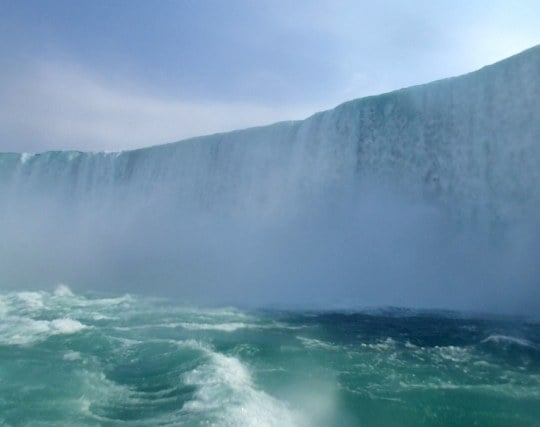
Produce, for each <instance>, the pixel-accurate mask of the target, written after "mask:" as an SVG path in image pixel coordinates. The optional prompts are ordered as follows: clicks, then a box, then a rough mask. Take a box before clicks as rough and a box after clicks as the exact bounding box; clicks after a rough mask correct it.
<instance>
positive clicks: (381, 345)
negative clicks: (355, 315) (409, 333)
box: [360, 337, 396, 351]
mask: <svg viewBox="0 0 540 427" xmlns="http://www.w3.org/2000/svg"><path fill="white" fill-rule="evenodd" d="M395 345H396V342H395V341H394V340H393V339H392V338H390V337H389V338H386V339H385V340H384V341H380V342H377V343H374V344H367V343H362V344H360V347H362V348H369V349H370V350H377V351H386V350H389V349H391V348H394V347H395Z"/></svg>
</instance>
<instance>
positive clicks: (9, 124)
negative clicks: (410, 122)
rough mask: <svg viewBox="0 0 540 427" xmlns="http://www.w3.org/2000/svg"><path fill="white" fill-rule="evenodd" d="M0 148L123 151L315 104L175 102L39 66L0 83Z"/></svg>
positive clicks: (299, 114)
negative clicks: (0, 95)
mask: <svg viewBox="0 0 540 427" xmlns="http://www.w3.org/2000/svg"><path fill="white" fill-rule="evenodd" d="M0 89H1V91H2V92H3V96H2V97H1V98H0V111H2V113H1V114H0V129H1V130H0V151H31V152H33V151H43V150H51V149H74V150H90V151H93V150H112V151H113V150H122V149H129V148H136V147H143V146H149V145H155V144H161V143H166V142H173V141H177V140H180V139H184V138H188V137H192V136H198V135H202V134H209V133H216V132H223V131H229V130H234V129H238V128H245V127H251V126H257V125H262V124H269V123H273V122H276V121H281V120H291V119H301V118H304V117H306V116H307V115H309V114H311V113H313V112H315V110H314V108H313V107H311V108H310V107H309V106H305V107H301V106H277V105H265V104H263V103H255V102H252V103H248V102H244V103H238V102H237V103H230V104H227V103H224V102H210V101H206V102H201V101H192V100H179V99H175V98H172V97H171V98H167V97H163V96H159V95H155V94H152V93H148V92H147V91H144V90H142V89H140V88H133V86H131V87H130V85H129V83H126V84H123V85H120V86H119V85H117V84H116V83H113V82H112V81H107V79H106V78H104V77H103V76H97V75H94V74H92V73H90V72H89V71H88V70H85V69H83V68H81V67H77V66H73V65H68V64H60V63H51V62H39V63H35V64H33V65H32V66H31V67H28V68H27V69H26V70H25V71H23V72H19V73H15V72H12V73H10V75H9V76H4V77H3V78H2V79H1V82H0Z"/></svg>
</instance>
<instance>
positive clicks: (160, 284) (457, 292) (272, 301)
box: [0, 180, 540, 314]
mask: <svg viewBox="0 0 540 427" xmlns="http://www.w3.org/2000/svg"><path fill="white" fill-rule="evenodd" d="M403 190H404V189H400V188H399V186H394V188H391V187H390V186H388V185H387V184H382V183H378V182H375V181H370V182H358V181H354V180H353V181H348V182H341V183H340V184H339V185H338V184H335V183H334V184H333V185H330V186H327V187H326V188H324V187H323V188H321V189H319V190H318V191H315V192H313V193H312V194H309V195H308V196H305V197H296V198H293V199H289V200H288V203H287V204H286V205H284V206H282V207H281V208H280V209H277V210H274V211H273V212H269V211H266V212H263V211H261V210H259V209H256V208H252V209H247V208H243V209H241V210H233V209H231V208H230V207H229V208H220V209H215V210H208V209H204V208H201V207H194V206H191V207H190V206H182V205H178V204H177V203H176V201H175V200H174V199H171V197H170V195H169V194H167V192H165V193H164V194H157V193H154V194H152V195H151V196H149V197H148V198H146V199H144V200H142V201H141V199H140V198H135V197H134V198H127V199H125V200H122V201H113V202H112V203H111V201H108V202H107V203H106V204H105V203H104V201H103V200H101V201H96V200H93V201H91V202H89V201H81V202H79V203H78V204H77V205H76V206H71V207H69V206H68V207H67V208H66V204H65V203H58V201H56V202H55V201H53V200H51V199H48V200H47V199H45V198H42V197H41V198H40V197H32V198H28V199H27V200H25V201H17V203H14V204H12V205H11V207H10V209H9V210H8V209H6V210H5V211H4V212H3V215H2V217H1V219H2V236H3V238H2V241H1V244H0V277H2V282H3V283H2V285H3V286H4V287H5V288H13V289H19V288H22V289H51V288H54V287H55V286H57V284H58V283H66V284H68V285H69V286H70V287H71V288H72V289H74V290H76V291H81V292H88V291H92V292H95V291H98V292H112V293H125V292H129V293H138V294H145V295H152V296H163V297H172V298H174V299H176V300H178V301H180V302H182V303H185V304H194V305H235V306H248V307H274V308H303V309H357V308H364V307H374V306H388V305H390V306H400V307H417V308H445V309H458V310H473V311H488V312H505V313H520V314H523V313H524V312H526V313H534V312H535V310H537V309H538V308H539V307H538V301H540V298H539V297H540V293H539V289H538V286H537V284H538V280H539V278H540V267H539V266H538V263H537V254H538V253H540V252H539V250H540V245H539V243H540V233H539V227H538V225H539V224H538V222H536V223H534V222H531V223H530V224H521V225H520V226H519V227H517V226H516V227H513V228H508V227H501V228H500V229H495V228H491V229H489V230H487V231H486V230H479V229H476V228H474V227H470V226H469V227H465V226H463V224H459V223H458V222H456V221H455V220H454V219H452V218H451V217H450V216H449V215H448V214H446V213H445V212H444V211H443V210H442V209H441V208H440V207H439V206H437V205H435V204H430V203H427V202H425V201H421V200H420V199H418V198H414V197H411V196H404V195H403V193H404V191H403ZM280 191H282V192H287V191H288V190H287V189H286V188H283V189H281V190H280ZM105 206H106V207H107V208H106V209H104V207H105Z"/></svg>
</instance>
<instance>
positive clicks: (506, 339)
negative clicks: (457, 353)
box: [482, 334, 537, 348]
mask: <svg viewBox="0 0 540 427" xmlns="http://www.w3.org/2000/svg"><path fill="white" fill-rule="evenodd" d="M482 343H484V344H485V343H494V344H514V345H518V346H521V347H529V348H536V347H537V346H536V345H535V344H534V343H532V342H531V341H528V340H526V339H524V338H518V337H512V336H508V335H497V334H495V335H490V336H489V337H487V338H485V339H483V340H482Z"/></svg>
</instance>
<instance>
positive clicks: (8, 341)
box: [0, 316, 87, 345]
mask: <svg viewBox="0 0 540 427" xmlns="http://www.w3.org/2000/svg"><path fill="white" fill-rule="evenodd" d="M86 328H87V326H86V325H83V324H82V323H81V322H79V321H78V320H73V319H70V318H62V319H54V320H50V321H49V320H34V319H31V318H27V317H19V316H10V317H7V318H4V319H3V322H2V324H1V325H0V344H2V345H30V344H34V343H36V342H40V341H44V340H46V339H47V338H49V337H51V336H54V335H68V334H74V333H76V332H79V331H81V330H83V329H86Z"/></svg>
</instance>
